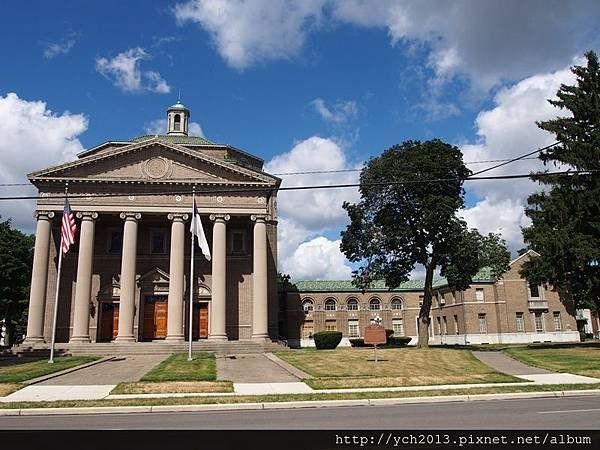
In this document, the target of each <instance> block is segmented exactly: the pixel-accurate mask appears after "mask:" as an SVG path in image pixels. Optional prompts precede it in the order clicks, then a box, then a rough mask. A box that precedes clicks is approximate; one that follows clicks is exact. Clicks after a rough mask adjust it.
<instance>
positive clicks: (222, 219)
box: [209, 214, 231, 222]
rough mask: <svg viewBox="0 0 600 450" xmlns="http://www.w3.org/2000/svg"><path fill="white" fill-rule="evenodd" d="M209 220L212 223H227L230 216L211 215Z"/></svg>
mask: <svg viewBox="0 0 600 450" xmlns="http://www.w3.org/2000/svg"><path fill="white" fill-rule="evenodd" d="M209 218H210V220H212V221H214V222H227V221H228V220H229V219H231V216H230V215H229V214H211V215H210V216H209Z"/></svg>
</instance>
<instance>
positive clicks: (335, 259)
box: [0, 0, 599, 278]
mask: <svg viewBox="0 0 600 450" xmlns="http://www.w3.org/2000/svg"><path fill="white" fill-rule="evenodd" d="M497 3H498V2H492V1H480V2H468V1H456V2H429V1H424V2H418V3H410V2H401V1H398V2H388V1H378V2H368V1H366V2H365V1H361V0H351V1H346V2H339V1H336V0H311V1H305V2H297V1H294V0H281V1H276V0H271V1H263V0H255V1H251V2H245V1H242V0H214V1H212V2H208V1H206V0H181V1H179V2H176V1H173V2H168V1H151V0H144V1H141V0H137V1H133V0H132V1H126V2H123V1H110V0H106V1H103V2H96V1H60V2H59V1H56V2H47V1H34V2H32V4H30V5H29V6H28V9H29V10H30V12H29V13H27V14H23V5H22V4H19V3H16V2H8V3H6V4H4V5H3V8H2V9H3V14H2V17H1V18H0V24H1V26H0V57H1V60H2V67H3V68H2V70H0V119H2V122H0V133H2V135H3V136H7V137H6V138H5V140H4V142H3V143H0V151H2V152H3V153H4V155H5V158H4V159H5V162H4V163H2V164H3V165H2V166H0V175H1V176H3V179H4V180H5V181H4V182H19V181H22V180H23V179H24V174H25V173H27V172H29V171H32V170H36V169H39V168H41V167H39V165H40V164H41V165H42V166H44V165H49V164H50V163H51V164H54V163H58V162H62V161H63V160H65V159H72V157H73V155H74V154H75V153H76V151H77V150H78V149H81V148H89V147H92V146H95V145H97V144H99V143H101V142H104V141H106V140H120V139H130V138H132V137H135V136H138V135H141V134H145V133H146V130H148V129H152V130H155V129H156V126H157V125H156V121H158V120H160V119H163V117H164V115H165V109H166V107H168V106H169V105H170V104H172V103H174V102H175V101H176V99H177V93H178V91H179V90H181V92H182V101H183V102H184V103H185V104H186V105H187V106H188V107H189V108H190V109H191V111H192V118H191V120H192V121H194V122H196V123H197V124H198V125H199V126H198V128H197V129H196V130H197V131H198V132H200V131H199V130H200V129H201V130H202V132H203V134H204V135H205V136H206V137H207V138H208V139H210V140H212V141H214V142H219V143H228V144H232V145H234V146H237V147H240V148H242V149H245V150H247V151H249V152H251V153H254V154H256V155H257V156H260V157H261V158H263V159H264V160H265V161H266V162H267V168H268V169H270V170H271V171H277V170H278V171H294V170H306V169H318V168H330V169H331V168H333V169H339V168H353V167H357V165H358V164H360V162H361V161H364V160H365V159H367V158H369V157H371V156H375V155H377V154H379V153H380V152H381V151H383V150H384V149H386V148H387V147H389V146H390V145H393V144H395V143H400V142H402V141H404V140H406V139H420V140H424V139H429V138H434V137H436V138H440V139H443V140H445V141H447V142H449V143H452V144H456V145H459V146H461V148H463V151H464V153H465V160H468V161H477V160H485V159H497V158H507V157H511V156H515V155H519V154H521V153H525V152H527V151H529V150H532V149H534V148H535V147H536V146H541V145H544V144H546V143H548V142H551V141H552V136H549V135H546V134H545V133H543V132H540V131H539V130H537V129H536V127H535V125H534V121H535V120H540V119H545V118H548V117H551V116H553V115H556V113H557V112H556V111H554V110H553V109H552V108H551V107H550V106H548V105H547V104H546V103H545V101H544V99H546V98H548V97H550V96H552V95H553V93H554V92H556V89H557V87H558V85H559V84H560V82H569V81H571V80H572V79H571V78H570V73H569V70H568V68H569V66H570V65H572V64H573V63H574V62H576V61H578V60H577V58H580V57H581V55H582V53H583V51H585V50H587V49H590V48H596V49H597V47H598V39H599V33H598V29H597V27H596V26H595V25H594V24H596V23H597V20H598V18H599V17H598V16H599V8H598V6H597V5H596V4H595V3H594V2H591V1H584V0H581V1H574V2H569V4H568V5H567V4H565V2H542V1H531V2H527V3H526V4H522V2H516V1H509V2H504V5H505V6H503V7H500V6H498V4H497ZM124 68H125V69H124ZM9 93H14V95H15V96H16V97H15V96H12V97H9ZM532 105H534V106H532ZM537 105H539V107H538V106H537ZM36 106H37V107H36ZM26 124H29V125H26ZM48 136H52V138H50V139H49V138H48ZM13 154H14V155H18V156H19V157H20V158H17V160H15V158H12V157H11V155H13ZM7 161H8V162H7ZM535 164H536V163H535V162H524V163H522V164H521V165H519V166H512V167H510V168H506V169H503V170H500V171H496V172H494V173H495V174H501V173H508V172H513V173H514V172H528V171H529V170H531V169H533V168H535V167H536V166H535ZM483 167H485V165H477V166H475V165H474V166H471V168H472V169H479V168H483ZM352 177H354V178H352ZM351 179H356V175H347V174H346V175H343V176H340V177H333V176H332V177H320V178H319V181H320V182H336V181H340V180H344V181H348V180H351ZM314 181H316V180H315V179H314V177H313V178H311V177H294V178H292V177H287V178H285V179H284V183H286V184H288V185H293V184H310V183H311V182H314ZM4 189H5V190H4V191H3V192H5V193H8V192H9V191H8V190H6V189H7V188H4ZM19 189H20V191H19ZM533 189H535V186H532V185H531V184H528V182H523V183H517V184H514V183H512V185H511V186H507V185H506V183H505V184H502V185H501V184H499V183H496V184H493V183H489V184H487V185H486V186H477V187H471V186H468V195H467V200H468V202H467V208H466V211H465V213H464V214H465V218H466V219H467V221H468V222H469V223H470V224H471V225H472V226H477V227H478V228H480V229H481V230H482V231H483V232H487V231H499V232H502V233H504V234H505V238H506V239H507V242H508V243H509V246H511V249H512V250H515V249H516V248H517V247H519V245H520V244H522V242H520V232H519V227H520V226H522V225H524V224H526V219H525V218H524V216H523V214H522V211H523V204H524V201H525V198H526V196H527V195H528V193H530V192H531V191H532V190H533ZM17 191H19V192H31V189H29V190H27V188H13V189H12V190H11V191H10V192H11V193H17ZM302 195H304V194H302ZM306 195H307V196H306ZM306 195H305V196H304V197H303V196H301V195H300V194H298V195H296V196H295V197H294V195H293V194H289V195H288V196H282V197H281V199H280V211H281V216H282V217H281V219H282V221H281V226H280V228H281V229H280V233H281V235H280V265H283V267H284V268H285V269H287V271H289V272H293V275H295V276H296V277H297V278H299V277H302V278H331V277H346V276H348V275H349V268H348V267H349V266H348V264H347V262H345V261H344V259H343V257H342V256H341V254H340V253H339V249H338V247H339V243H338V242H337V239H338V238H339V232H340V229H342V228H343V225H344V221H345V219H344V215H343V211H341V208H340V202H341V200H342V199H345V198H348V199H349V200H354V199H356V194H355V193H354V192H346V193H343V194H316V193H313V194H306ZM282 203H284V205H283V206H282ZM304 204H310V205H312V206H313V207H314V208H315V211H317V212H318V211H323V210H330V211H331V213H329V214H324V215H323V217H320V216H319V217H317V215H318V213H315V215H314V216H313V217H312V218H311V219H310V220H308V219H305V218H303V217H302V216H301V215H299V214H295V213H294V210H295V209H298V208H297V205H304ZM285 205H287V207H286V206H285ZM31 209H32V206H31V204H28V203H19V204H16V203H15V204H11V205H7V204H2V205H0V214H2V216H3V217H12V218H13V221H14V222H15V224H16V225H17V226H19V227H21V228H23V229H26V230H31V229H32V227H33V222H32V220H31V219H30V217H31V214H30V213H31ZM315 260H318V261H320V263H318V264H315V262H314V261H315ZM294 271H295V272H294Z"/></svg>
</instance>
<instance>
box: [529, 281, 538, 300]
mask: <svg viewBox="0 0 600 450" xmlns="http://www.w3.org/2000/svg"><path fill="white" fill-rule="evenodd" d="M529 296H530V297H531V298H538V297H539V296H540V287H539V286H538V285H536V284H530V285H529Z"/></svg>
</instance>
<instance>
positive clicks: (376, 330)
mask: <svg viewBox="0 0 600 450" xmlns="http://www.w3.org/2000/svg"><path fill="white" fill-rule="evenodd" d="M364 336H365V344H369V345H382V344H385V343H386V342H387V339H386V336H385V328H384V327H382V326H381V325H369V326H368V327H365V334H364Z"/></svg>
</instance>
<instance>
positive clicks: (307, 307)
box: [302, 298, 315, 313]
mask: <svg viewBox="0 0 600 450" xmlns="http://www.w3.org/2000/svg"><path fill="white" fill-rule="evenodd" d="M313 309H315V305H314V303H313V301H312V300H311V299H310V298H307V299H306V300H302V311H304V312H306V313H309V312H311V311H312V310H313Z"/></svg>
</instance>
